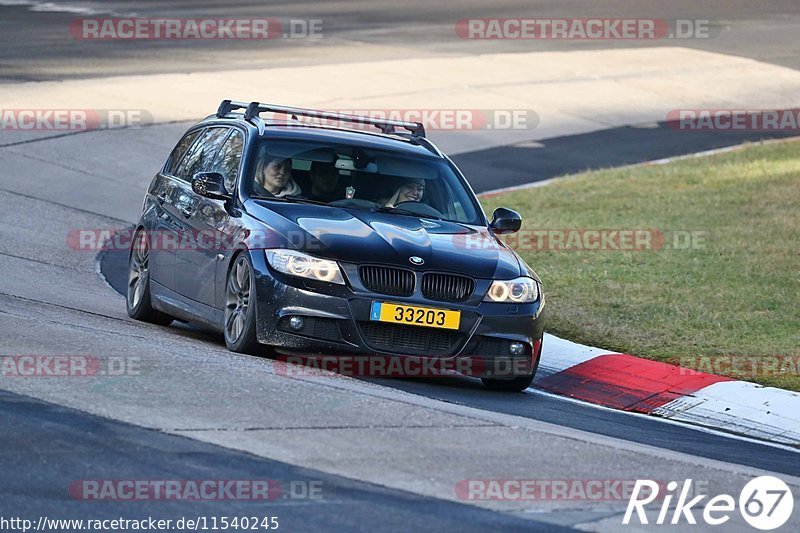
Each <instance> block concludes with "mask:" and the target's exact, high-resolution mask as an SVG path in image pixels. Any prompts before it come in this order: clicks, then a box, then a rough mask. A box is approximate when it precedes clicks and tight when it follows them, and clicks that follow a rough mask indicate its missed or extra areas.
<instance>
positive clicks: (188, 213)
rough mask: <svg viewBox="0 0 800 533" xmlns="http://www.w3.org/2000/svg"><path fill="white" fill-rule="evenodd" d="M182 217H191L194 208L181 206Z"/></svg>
mask: <svg viewBox="0 0 800 533" xmlns="http://www.w3.org/2000/svg"><path fill="white" fill-rule="evenodd" d="M180 211H181V214H182V215H183V218H191V216H192V215H193V214H194V209H189V208H188V207H181V209H180Z"/></svg>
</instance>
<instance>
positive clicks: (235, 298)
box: [224, 253, 259, 354]
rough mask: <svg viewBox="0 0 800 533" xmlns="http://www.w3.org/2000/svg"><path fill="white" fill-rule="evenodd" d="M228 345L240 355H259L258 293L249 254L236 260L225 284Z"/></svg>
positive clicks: (226, 341) (226, 337)
mask: <svg viewBox="0 0 800 533" xmlns="http://www.w3.org/2000/svg"><path fill="white" fill-rule="evenodd" d="M224 330H225V345H226V346H227V347H228V349H229V350H231V351H233V352H239V353H249V354H253V353H255V352H256V351H257V350H258V348H259V346H258V339H257V338H256V291H255V276H254V274H253V265H252V264H251V263H250V258H249V257H248V255H247V253H241V254H239V255H238V256H236V259H234V262H233V266H232V267H231V269H230V271H229V272H228V279H227V281H226V283H225V327H224Z"/></svg>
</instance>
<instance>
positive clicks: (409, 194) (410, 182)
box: [380, 179, 425, 207]
mask: <svg viewBox="0 0 800 533" xmlns="http://www.w3.org/2000/svg"><path fill="white" fill-rule="evenodd" d="M424 195H425V180H423V179H407V180H406V181H404V182H403V184H402V185H400V187H398V189H397V190H396V191H395V193H394V194H393V195H392V197H391V198H389V199H388V200H386V199H385V200H381V202H380V203H381V204H383V205H384V206H386V207H395V206H396V205H397V204H399V203H402V202H421V201H422V197H423V196H424Z"/></svg>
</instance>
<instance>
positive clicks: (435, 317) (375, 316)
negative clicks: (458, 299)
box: [369, 302, 461, 329]
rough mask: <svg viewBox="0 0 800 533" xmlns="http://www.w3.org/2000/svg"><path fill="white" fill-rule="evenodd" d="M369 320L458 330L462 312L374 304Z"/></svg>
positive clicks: (383, 303)
mask: <svg viewBox="0 0 800 533" xmlns="http://www.w3.org/2000/svg"><path fill="white" fill-rule="evenodd" d="M369 318H370V320H374V321H377V322H392V323H394V324H407V325H409V326H423V327H427V328H441V329H458V326H459V323H460V322H461V311H451V310H449V309H432V308H430V307H417V306H413V305H397V304H390V303H386V302H372V310H371V312H370V316H369Z"/></svg>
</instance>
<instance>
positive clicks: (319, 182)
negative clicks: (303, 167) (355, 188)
mask: <svg viewBox="0 0 800 533" xmlns="http://www.w3.org/2000/svg"><path fill="white" fill-rule="evenodd" d="M310 177H311V198H312V199H314V200H317V201H318V202H333V201H334V200H340V199H342V198H344V193H343V192H341V193H340V191H339V171H338V170H337V169H336V167H335V166H334V165H332V164H330V163H322V162H320V161H313V162H312V163H311V171H310ZM337 193H339V194H337Z"/></svg>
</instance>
